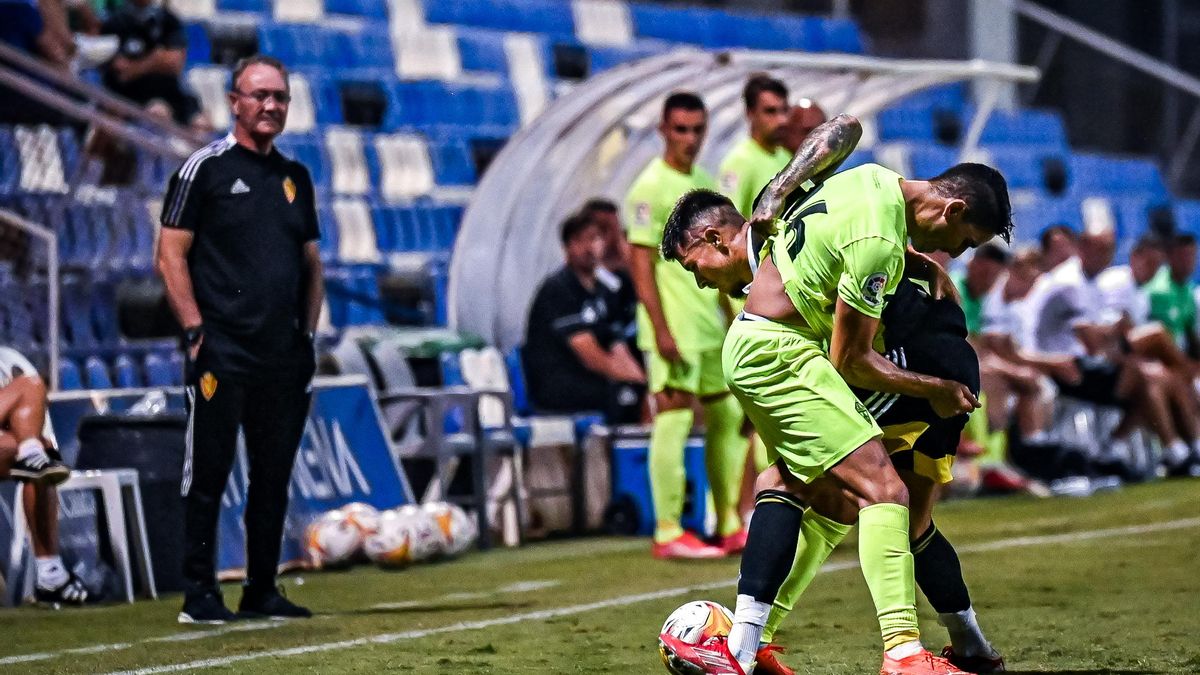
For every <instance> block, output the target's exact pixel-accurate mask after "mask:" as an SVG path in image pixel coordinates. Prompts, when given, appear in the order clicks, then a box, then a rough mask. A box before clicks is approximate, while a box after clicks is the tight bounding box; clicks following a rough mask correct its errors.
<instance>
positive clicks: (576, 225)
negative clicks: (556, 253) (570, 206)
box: [562, 213, 594, 246]
mask: <svg viewBox="0 0 1200 675" xmlns="http://www.w3.org/2000/svg"><path fill="white" fill-rule="evenodd" d="M593 225H594V223H593V222H592V219H591V218H589V217H587V216H585V215H584V214H582V213H573V214H571V215H570V216H567V219H566V220H564V221H563V224H562V243H563V245H564V246H566V245H567V244H569V243H571V241H572V240H573V239H575V237H578V236H579V235H580V234H583V232H584V231H585V230H587V229H588V228H589V227H592V226H593Z"/></svg>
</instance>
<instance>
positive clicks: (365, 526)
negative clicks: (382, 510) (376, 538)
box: [341, 502, 379, 537]
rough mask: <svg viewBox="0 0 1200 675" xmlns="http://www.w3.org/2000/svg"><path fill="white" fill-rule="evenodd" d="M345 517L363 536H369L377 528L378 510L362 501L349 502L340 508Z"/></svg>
mask: <svg viewBox="0 0 1200 675" xmlns="http://www.w3.org/2000/svg"><path fill="white" fill-rule="evenodd" d="M341 511H342V513H345V514H346V519H347V520H349V521H350V523H351V524H352V525H354V526H355V527H357V528H358V529H359V531H360V532H362V534H363V537H367V536H370V535H371V534H373V533H374V532H375V530H378V529H379V510H378V509H376V508H375V507H374V506H371V505H370V504H364V503H363V502H351V503H349V504H347V505H345V506H343V507H342V508H341Z"/></svg>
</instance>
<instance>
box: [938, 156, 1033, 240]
mask: <svg viewBox="0 0 1200 675" xmlns="http://www.w3.org/2000/svg"><path fill="white" fill-rule="evenodd" d="M929 182H930V183H932V184H933V187H934V189H935V190H937V191H938V193H939V194H941V195H943V196H945V197H953V198H956V199H961V200H963V201H964V202H966V204H967V210H966V212H965V213H964V214H963V218H964V219H965V220H966V221H967V222H970V223H974V224H975V225H977V226H979V227H981V228H983V229H984V230H986V231H988V232H991V233H992V234H994V235H996V236H998V237H1000V238H1001V239H1003V240H1004V241H1012V228H1013V224H1012V205H1011V204H1009V202H1008V183H1007V182H1005V180H1004V176H1002V175H1000V172H999V171H997V170H995V169H993V168H992V167H990V166H987V165H984V164H975V163H973V162H963V163H962V164H955V165H954V166H952V167H950V168H949V169H946V170H945V171H943V172H941V173H940V174H938V175H936V176H934V177H933V178H930V179H929Z"/></svg>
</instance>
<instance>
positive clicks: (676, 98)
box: [662, 91, 707, 120]
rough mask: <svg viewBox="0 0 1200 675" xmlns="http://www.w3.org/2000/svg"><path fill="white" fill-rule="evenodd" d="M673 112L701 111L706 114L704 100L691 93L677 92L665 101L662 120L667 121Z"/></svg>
mask: <svg viewBox="0 0 1200 675" xmlns="http://www.w3.org/2000/svg"><path fill="white" fill-rule="evenodd" d="M672 110H689V111H691V110H699V111H701V112H706V111H707V109H706V108H705V107H704V100H703V99H701V98H700V97H699V96H697V95H696V94H693V93H692V92H690V91H677V92H675V93H673V94H671V95H670V96H668V97H667V100H665V101H663V111H662V118H663V120H666V119H667V117H669V116H670V115H671V111H672Z"/></svg>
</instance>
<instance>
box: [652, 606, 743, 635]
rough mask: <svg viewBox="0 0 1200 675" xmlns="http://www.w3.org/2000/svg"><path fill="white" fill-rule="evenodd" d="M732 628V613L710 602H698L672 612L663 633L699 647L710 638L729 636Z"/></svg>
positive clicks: (664, 625)
mask: <svg viewBox="0 0 1200 675" xmlns="http://www.w3.org/2000/svg"><path fill="white" fill-rule="evenodd" d="M731 628H733V613H732V612H730V611H729V610H728V609H726V608H725V607H724V606H722V605H720V604H718V603H715V602H712V601H710V600H697V601H696V602H689V603H687V604H686V605H683V606H682V607H680V608H679V609H676V610H675V611H674V612H671V616H668V617H667V621H666V623H664V624H663V627H662V631H661V633H663V634H666V635H670V636H671V637H674V638H676V639H678V640H680V641H682V642H686V643H687V644H690V645H698V644H701V643H702V642H704V641H705V640H708V639H709V638H713V637H718V636H728V635H729V629H731Z"/></svg>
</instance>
